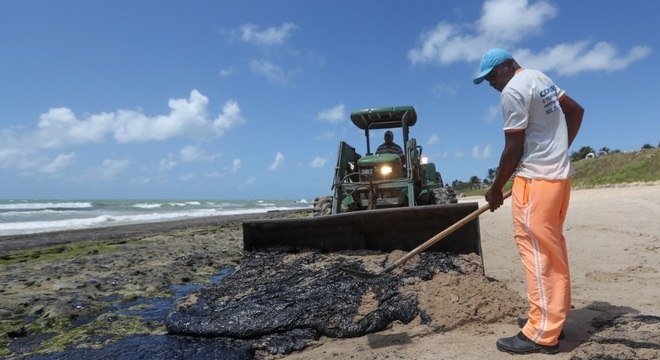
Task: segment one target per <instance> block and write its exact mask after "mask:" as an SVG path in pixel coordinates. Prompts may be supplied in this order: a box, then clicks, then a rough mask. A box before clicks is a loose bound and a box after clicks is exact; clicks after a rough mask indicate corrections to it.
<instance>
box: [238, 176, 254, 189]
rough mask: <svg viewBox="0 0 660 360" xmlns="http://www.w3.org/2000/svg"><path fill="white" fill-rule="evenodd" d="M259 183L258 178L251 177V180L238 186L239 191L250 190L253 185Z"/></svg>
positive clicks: (246, 180)
mask: <svg viewBox="0 0 660 360" xmlns="http://www.w3.org/2000/svg"><path fill="white" fill-rule="evenodd" d="M255 182H257V178H255V177H254V176H250V177H249V178H247V179H245V181H244V182H243V183H242V184H240V185H239V186H238V188H239V190H245V189H247V188H249V187H250V186H251V185H252V184H254V183H255Z"/></svg>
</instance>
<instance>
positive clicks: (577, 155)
mask: <svg viewBox="0 0 660 360" xmlns="http://www.w3.org/2000/svg"><path fill="white" fill-rule="evenodd" d="M657 147H658V148H660V143H658V146H657ZM641 149H642V150H646V149H655V147H654V146H653V145H651V144H644V145H643V146H642V148H641ZM620 152H622V151H621V150H618V149H615V150H610V148H608V147H602V148H600V149H599V150H598V151H596V150H594V148H592V147H591V146H583V147H581V148H580V149H579V150H578V151H574V152H572V153H571V155H570V158H571V161H578V160H582V159H586V158H587V157H591V156H594V157H595V156H603V155H607V154H616V153H620ZM496 175H497V168H492V169H488V172H487V173H486V177H485V178H483V179H481V178H480V177H478V176H477V175H472V176H470V179H469V180H468V181H461V180H458V179H456V180H454V181H452V183H451V187H452V188H453V189H454V190H475V189H481V188H484V187H488V186H490V184H492V183H493V180H495V176H496Z"/></svg>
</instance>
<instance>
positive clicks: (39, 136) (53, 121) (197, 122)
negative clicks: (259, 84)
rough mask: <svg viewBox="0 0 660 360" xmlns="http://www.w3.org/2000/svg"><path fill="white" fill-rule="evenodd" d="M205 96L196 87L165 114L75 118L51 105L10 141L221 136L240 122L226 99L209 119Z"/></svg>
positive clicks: (41, 143) (52, 143)
mask: <svg viewBox="0 0 660 360" xmlns="http://www.w3.org/2000/svg"><path fill="white" fill-rule="evenodd" d="M208 103H209V100H208V98H207V97H206V96H204V95H203V94H202V93H200V92H199V91H197V90H192V91H191V92H190V97H189V98H188V99H170V100H169V102H168V105H169V108H170V112H169V114H167V115H157V116H153V117H149V116H147V115H145V114H143V113H141V112H137V111H133V110H117V111H115V112H105V113H100V114H94V115H91V116H88V117H86V118H84V119H78V118H77V117H76V115H75V114H74V113H73V111H71V110H70V109H68V108H52V109H50V110H48V112H46V113H44V114H42V115H41V116H40V118H39V121H38V123H37V128H36V129H35V130H34V131H33V132H32V133H29V134H27V135H25V136H24V137H23V138H16V137H14V139H13V140H14V141H15V142H18V143H21V144H22V145H23V146H26V147H39V148H55V147H62V146H67V145H76V144H86V143H100V142H104V141H105V138H106V136H107V135H112V136H113V137H114V139H115V140H116V141H117V142H119V143H129V142H144V141H162V140H166V139H169V138H173V137H190V138H204V137H206V136H207V134H209V133H215V134H216V135H217V136H222V135H223V134H224V133H225V132H226V131H227V130H229V129H231V128H233V127H235V126H237V125H240V124H243V123H244V122H245V119H244V118H243V116H242V115H241V112H240V108H239V106H238V103H237V102H236V101H234V100H229V101H227V102H226V103H225V105H224V107H223V112H222V113H221V114H220V115H219V116H218V117H217V118H216V119H215V120H214V121H213V122H211V121H210V119H209V117H208V109H207V108H208Z"/></svg>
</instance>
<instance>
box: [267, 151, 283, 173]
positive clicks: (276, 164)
mask: <svg viewBox="0 0 660 360" xmlns="http://www.w3.org/2000/svg"><path fill="white" fill-rule="evenodd" d="M283 163H284V155H283V154H282V153H281V152H279V151H278V152H277V154H275V160H274V161H273V163H272V164H270V165H268V170H271V171H275V170H279V169H280V168H281V167H282V164H283Z"/></svg>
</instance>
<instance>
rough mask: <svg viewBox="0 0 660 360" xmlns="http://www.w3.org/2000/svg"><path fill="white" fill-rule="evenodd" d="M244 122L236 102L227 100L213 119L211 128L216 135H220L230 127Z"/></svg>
mask: <svg viewBox="0 0 660 360" xmlns="http://www.w3.org/2000/svg"><path fill="white" fill-rule="evenodd" d="M245 122H246V121H245V118H244V117H243V115H242V114H241V108H240V107H239V106H238V102H236V101H234V100H229V101H227V102H226V103H225V105H224V106H223V107H222V114H220V115H219V116H218V117H217V118H216V119H215V120H214V121H213V129H214V130H215V133H216V135H218V136H222V135H224V134H225V132H227V131H228V130H230V129H231V128H233V127H236V126H238V125H242V124H245Z"/></svg>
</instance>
